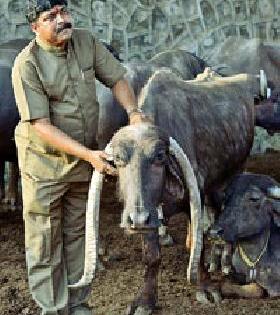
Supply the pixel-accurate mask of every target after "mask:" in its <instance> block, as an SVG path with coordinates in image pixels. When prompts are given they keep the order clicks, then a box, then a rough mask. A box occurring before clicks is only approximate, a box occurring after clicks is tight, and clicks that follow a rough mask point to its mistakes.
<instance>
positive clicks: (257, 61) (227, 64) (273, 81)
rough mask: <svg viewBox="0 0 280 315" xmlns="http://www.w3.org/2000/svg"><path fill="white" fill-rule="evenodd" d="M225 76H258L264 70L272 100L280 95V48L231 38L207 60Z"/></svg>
mask: <svg viewBox="0 0 280 315" xmlns="http://www.w3.org/2000/svg"><path fill="white" fill-rule="evenodd" d="M207 61H208V63H209V64H210V65H211V66H215V68H217V70H218V71H219V73H221V74H223V75H226V76H228V75H234V74H238V73H250V74H258V73H259V72H260V70H264V71H265V73H266V75H267V77H268V85H269V87H270V88H271V90H272V98H273V99H277V98H279V95H280V89H279V83H280V46H279V45H278V44H276V43H274V44H264V43H263V42H262V41H261V40H260V39H257V38H253V39H247V38H246V39H245V38H236V37H229V38H227V39H226V40H225V41H224V42H222V43H221V44H220V45H218V46H216V47H215V48H214V49H213V51H211V52H210V53H209V58H208V59H207Z"/></svg>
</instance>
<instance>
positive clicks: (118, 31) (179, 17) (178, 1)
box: [0, 0, 280, 60]
mask: <svg viewBox="0 0 280 315" xmlns="http://www.w3.org/2000/svg"><path fill="white" fill-rule="evenodd" d="M69 2H70V4H69V7H70V10H71V12H72V13H73V15H74V18H75V23H76V26H78V27H85V28H88V29H89V30H92V31H93V32H94V33H95V34H96V35H97V37H99V38H100V39H102V40H105V41H106V42H108V43H111V44H112V45H113V46H114V47H115V48H116V49H117V50H119V51H120V52H121V56H122V58H123V59H124V60H134V59H141V60H144V59H147V58H150V57H151V56H153V55H154V54H155V53H157V52H159V51H162V50H165V49H168V48H174V47H181V48H185V49H188V50H190V51H193V52H195V53H197V54H198V55H200V56H202V57H205V56H207V52H208V51H209V50H210V49H212V48H213V47H215V45H216V44H217V43H220V42H221V41H223V40H224V39H225V38H226V37H228V36H232V35H235V36H238V37H240V36H241V37H245V38H254V37H259V38H261V39H262V40H263V41H265V42H273V41H280V18H279V16H280V1H279V0H103V1H97V0H71V1H69ZM24 3H25V0H0V42H4V41H7V40H9V39H14V38H20V37H32V34H31V32H30V29H29V26H28V24H27V23H26V20H25V17H24V14H23V12H24Z"/></svg>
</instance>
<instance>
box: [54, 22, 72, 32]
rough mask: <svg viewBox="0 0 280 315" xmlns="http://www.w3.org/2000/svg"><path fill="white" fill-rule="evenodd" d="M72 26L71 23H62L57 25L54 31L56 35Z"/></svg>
mask: <svg viewBox="0 0 280 315" xmlns="http://www.w3.org/2000/svg"><path fill="white" fill-rule="evenodd" d="M72 27H73V25H72V23H71V22H66V23H63V24H62V25H59V26H58V28H57V30H56V33H57V34H58V33H61V32H62V31H64V30H66V29H67V28H69V29H70V28H72Z"/></svg>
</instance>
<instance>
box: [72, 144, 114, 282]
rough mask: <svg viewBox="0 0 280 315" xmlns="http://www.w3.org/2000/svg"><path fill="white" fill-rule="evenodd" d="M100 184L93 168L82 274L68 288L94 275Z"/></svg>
mask: <svg viewBox="0 0 280 315" xmlns="http://www.w3.org/2000/svg"><path fill="white" fill-rule="evenodd" d="M111 151H112V148H111V142H110V143H109V144H108V145H107V146H106V149H105V152H106V153H107V154H109V155H110V154H111ZM102 184H103V175H102V174H101V173H99V172H98V171H96V170H95V171H94V172H93V174H92V178H91V183H90V188H89V192H88V201H87V207H86V226H85V234H86V235H85V262H84V274H83V276H82V278H81V279H80V280H79V281H78V282H76V283H74V284H69V285H68V287H69V288H80V287H84V286H87V285H89V284H90V283H91V281H92V279H93V278H94V276H95V272H96V266H97V261H98V240H99V208H100V195H101V191H102Z"/></svg>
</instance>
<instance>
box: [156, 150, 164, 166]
mask: <svg viewBox="0 0 280 315" xmlns="http://www.w3.org/2000/svg"><path fill="white" fill-rule="evenodd" d="M165 161H166V152H165V151H159V152H157V153H156V155H155V156H154V158H153V163H154V164H158V165H162V164H164V163H165Z"/></svg>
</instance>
